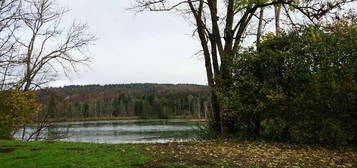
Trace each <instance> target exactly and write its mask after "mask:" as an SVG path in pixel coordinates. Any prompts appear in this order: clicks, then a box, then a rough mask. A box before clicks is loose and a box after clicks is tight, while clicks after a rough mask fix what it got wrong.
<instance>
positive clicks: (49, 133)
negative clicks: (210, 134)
mask: <svg viewBox="0 0 357 168" xmlns="http://www.w3.org/2000/svg"><path fill="white" fill-rule="evenodd" d="M194 129H197V123H192V122H190V123H189V122H187V121H185V120H124V121H122V120H116V121H86V122H61V123H55V124H54V125H53V126H52V127H51V128H49V129H48V130H46V131H45V133H44V134H43V136H45V137H46V138H52V137H56V136H58V135H60V134H62V133H63V132H65V133H66V136H64V137H62V139H60V140H61V141H70V142H94V143H113V144H114V143H115V144H116V143H165V142H173V141H175V142H183V141H190V140H192V139H194V138H195V134H194ZM27 130H28V133H29V132H31V128H29V129H27ZM15 137H17V138H19V137H20V135H19V133H18V134H17V135H15Z"/></svg>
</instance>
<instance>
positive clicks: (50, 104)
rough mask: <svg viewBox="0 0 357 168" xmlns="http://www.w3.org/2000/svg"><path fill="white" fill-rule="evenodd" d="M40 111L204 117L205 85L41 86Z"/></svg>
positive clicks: (74, 115) (66, 115)
mask: <svg viewBox="0 0 357 168" xmlns="http://www.w3.org/2000/svg"><path fill="white" fill-rule="evenodd" d="M38 95H39V96H38V97H39V99H40V102H41V104H42V105H43V112H44V114H47V115H48V116H49V118H51V119H85V118H111V117H113V118H116V117H139V118H143V119H148V118H160V119H168V118H197V119H201V118H206V117H207V115H208V113H209V111H210V110H211V105H210V94H209V91H208V87H207V86H204V85H192V84H177V85H174V84H113V85H104V86H101V85H85V86H65V87H61V88H48V89H45V90H40V91H39V92H38Z"/></svg>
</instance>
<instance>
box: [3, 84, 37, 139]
mask: <svg viewBox="0 0 357 168" xmlns="http://www.w3.org/2000/svg"><path fill="white" fill-rule="evenodd" d="M0 107H1V108H0V139H12V135H13V134H14V133H15V132H16V131H17V130H18V129H19V128H20V127H21V126H22V125H23V124H29V123H31V120H30V119H29V117H30V116H31V115H33V114H36V113H38V112H39V111H40V106H39V104H37V102H36V97H35V94H34V92H30V91H27V92H22V91H14V90H12V91H0Z"/></svg>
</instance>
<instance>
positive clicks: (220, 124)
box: [132, 0, 354, 135]
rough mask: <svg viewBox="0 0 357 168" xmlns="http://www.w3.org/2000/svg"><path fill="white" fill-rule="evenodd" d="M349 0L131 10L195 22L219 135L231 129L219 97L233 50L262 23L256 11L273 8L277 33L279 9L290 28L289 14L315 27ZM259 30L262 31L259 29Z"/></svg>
mask: <svg viewBox="0 0 357 168" xmlns="http://www.w3.org/2000/svg"><path fill="white" fill-rule="evenodd" d="M352 1H354V0H327V1H319V0H312V1H298V0H244V1H239V0H225V1H217V0H175V1H168V0H136V1H135V2H136V3H135V5H134V7H133V8H132V9H134V10H136V11H138V12H142V11H146V10H148V11H173V12H179V13H181V14H184V15H186V16H187V15H188V16H189V17H190V18H192V19H193V20H194V23H195V31H194V32H195V33H196V34H197V36H198V38H199V40H200V44H201V47H202V48H201V49H202V54H203V56H204V60H205V68H206V73H207V81H208V85H209V87H210V90H211V95H212V96H211V99H212V100H211V102H212V107H213V118H212V122H213V124H212V127H213V129H214V130H215V132H216V133H217V135H219V134H222V133H223V132H224V131H225V130H226V131H227V132H229V131H230V128H231V126H230V124H229V123H232V122H234V121H229V120H230V118H229V117H224V116H225V115H227V114H229V113H230V111H229V109H222V106H221V102H220V101H221V98H219V97H220V95H222V94H223V95H224V93H225V92H227V90H228V88H230V87H231V85H232V80H231V79H232V68H231V67H232V66H231V64H232V62H233V60H234V57H235V56H236V55H235V54H234V51H237V50H239V49H241V48H242V46H243V42H244V41H245V40H246V39H247V38H246V37H247V36H248V35H250V34H251V32H250V28H251V27H249V26H252V25H253V24H252V23H254V22H256V21H257V20H261V21H263V20H265V19H264V18H263V17H264V16H261V18H260V19H259V17H257V12H258V11H259V9H263V8H265V9H267V8H269V7H273V8H274V11H275V15H274V16H275V26H276V31H277V32H278V31H281V30H282V29H283V28H284V27H280V20H282V19H283V18H282V16H281V11H282V9H284V10H285V14H286V16H285V20H286V21H288V22H289V23H290V24H289V25H291V26H296V25H299V21H297V20H293V19H292V18H293V17H291V15H298V16H299V17H301V18H304V19H302V20H303V22H300V23H301V24H302V23H306V22H310V23H315V24H318V23H319V21H320V20H321V19H322V18H323V16H325V15H327V14H329V13H331V12H333V11H334V10H335V9H338V8H339V7H341V5H343V4H345V3H347V2H352ZM260 11H262V10H260ZM261 13H263V12H261ZM261 24H263V23H261ZM261 26H262V25H261ZM259 29H260V30H261V31H262V28H261V27H260V28H259ZM258 33H259V32H258ZM260 34H261V32H260ZM254 35H256V34H254ZM259 36H261V35H259Z"/></svg>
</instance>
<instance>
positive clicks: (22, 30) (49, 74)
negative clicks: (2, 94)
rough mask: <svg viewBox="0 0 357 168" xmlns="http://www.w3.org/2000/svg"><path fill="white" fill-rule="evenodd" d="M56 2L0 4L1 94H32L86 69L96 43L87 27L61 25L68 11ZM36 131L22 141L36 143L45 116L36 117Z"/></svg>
mask: <svg viewBox="0 0 357 168" xmlns="http://www.w3.org/2000/svg"><path fill="white" fill-rule="evenodd" d="M54 2H55V0H1V1H0V90H6V89H17V90H22V91H28V90H35V89H39V88H41V87H42V86H44V85H45V84H46V83H48V82H50V81H52V80H54V79H55V76H56V75H57V74H58V73H59V72H60V71H62V72H63V73H64V74H65V75H67V76H68V75H69V72H73V71H74V72H76V71H78V68H79V66H80V65H87V63H89V61H90V57H89V56H87V55H85V51H87V47H88V46H89V45H91V44H93V42H94V41H95V40H96V37H95V36H94V35H93V34H90V33H88V26H87V25H85V24H80V23H76V22H72V23H68V22H62V18H63V16H64V15H65V14H66V13H67V12H68V10H65V9H61V8H58V7H57V6H56V4H55V3H54ZM39 117H40V118H38V119H37V121H38V122H37V127H36V128H35V131H34V132H33V133H31V134H30V135H29V137H25V133H26V126H25V125H23V126H22V140H30V139H31V138H35V139H38V137H39V135H40V134H41V132H42V131H43V130H44V129H46V128H48V126H49V125H50V122H49V121H48V114H46V113H44V114H41V115H39Z"/></svg>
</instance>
